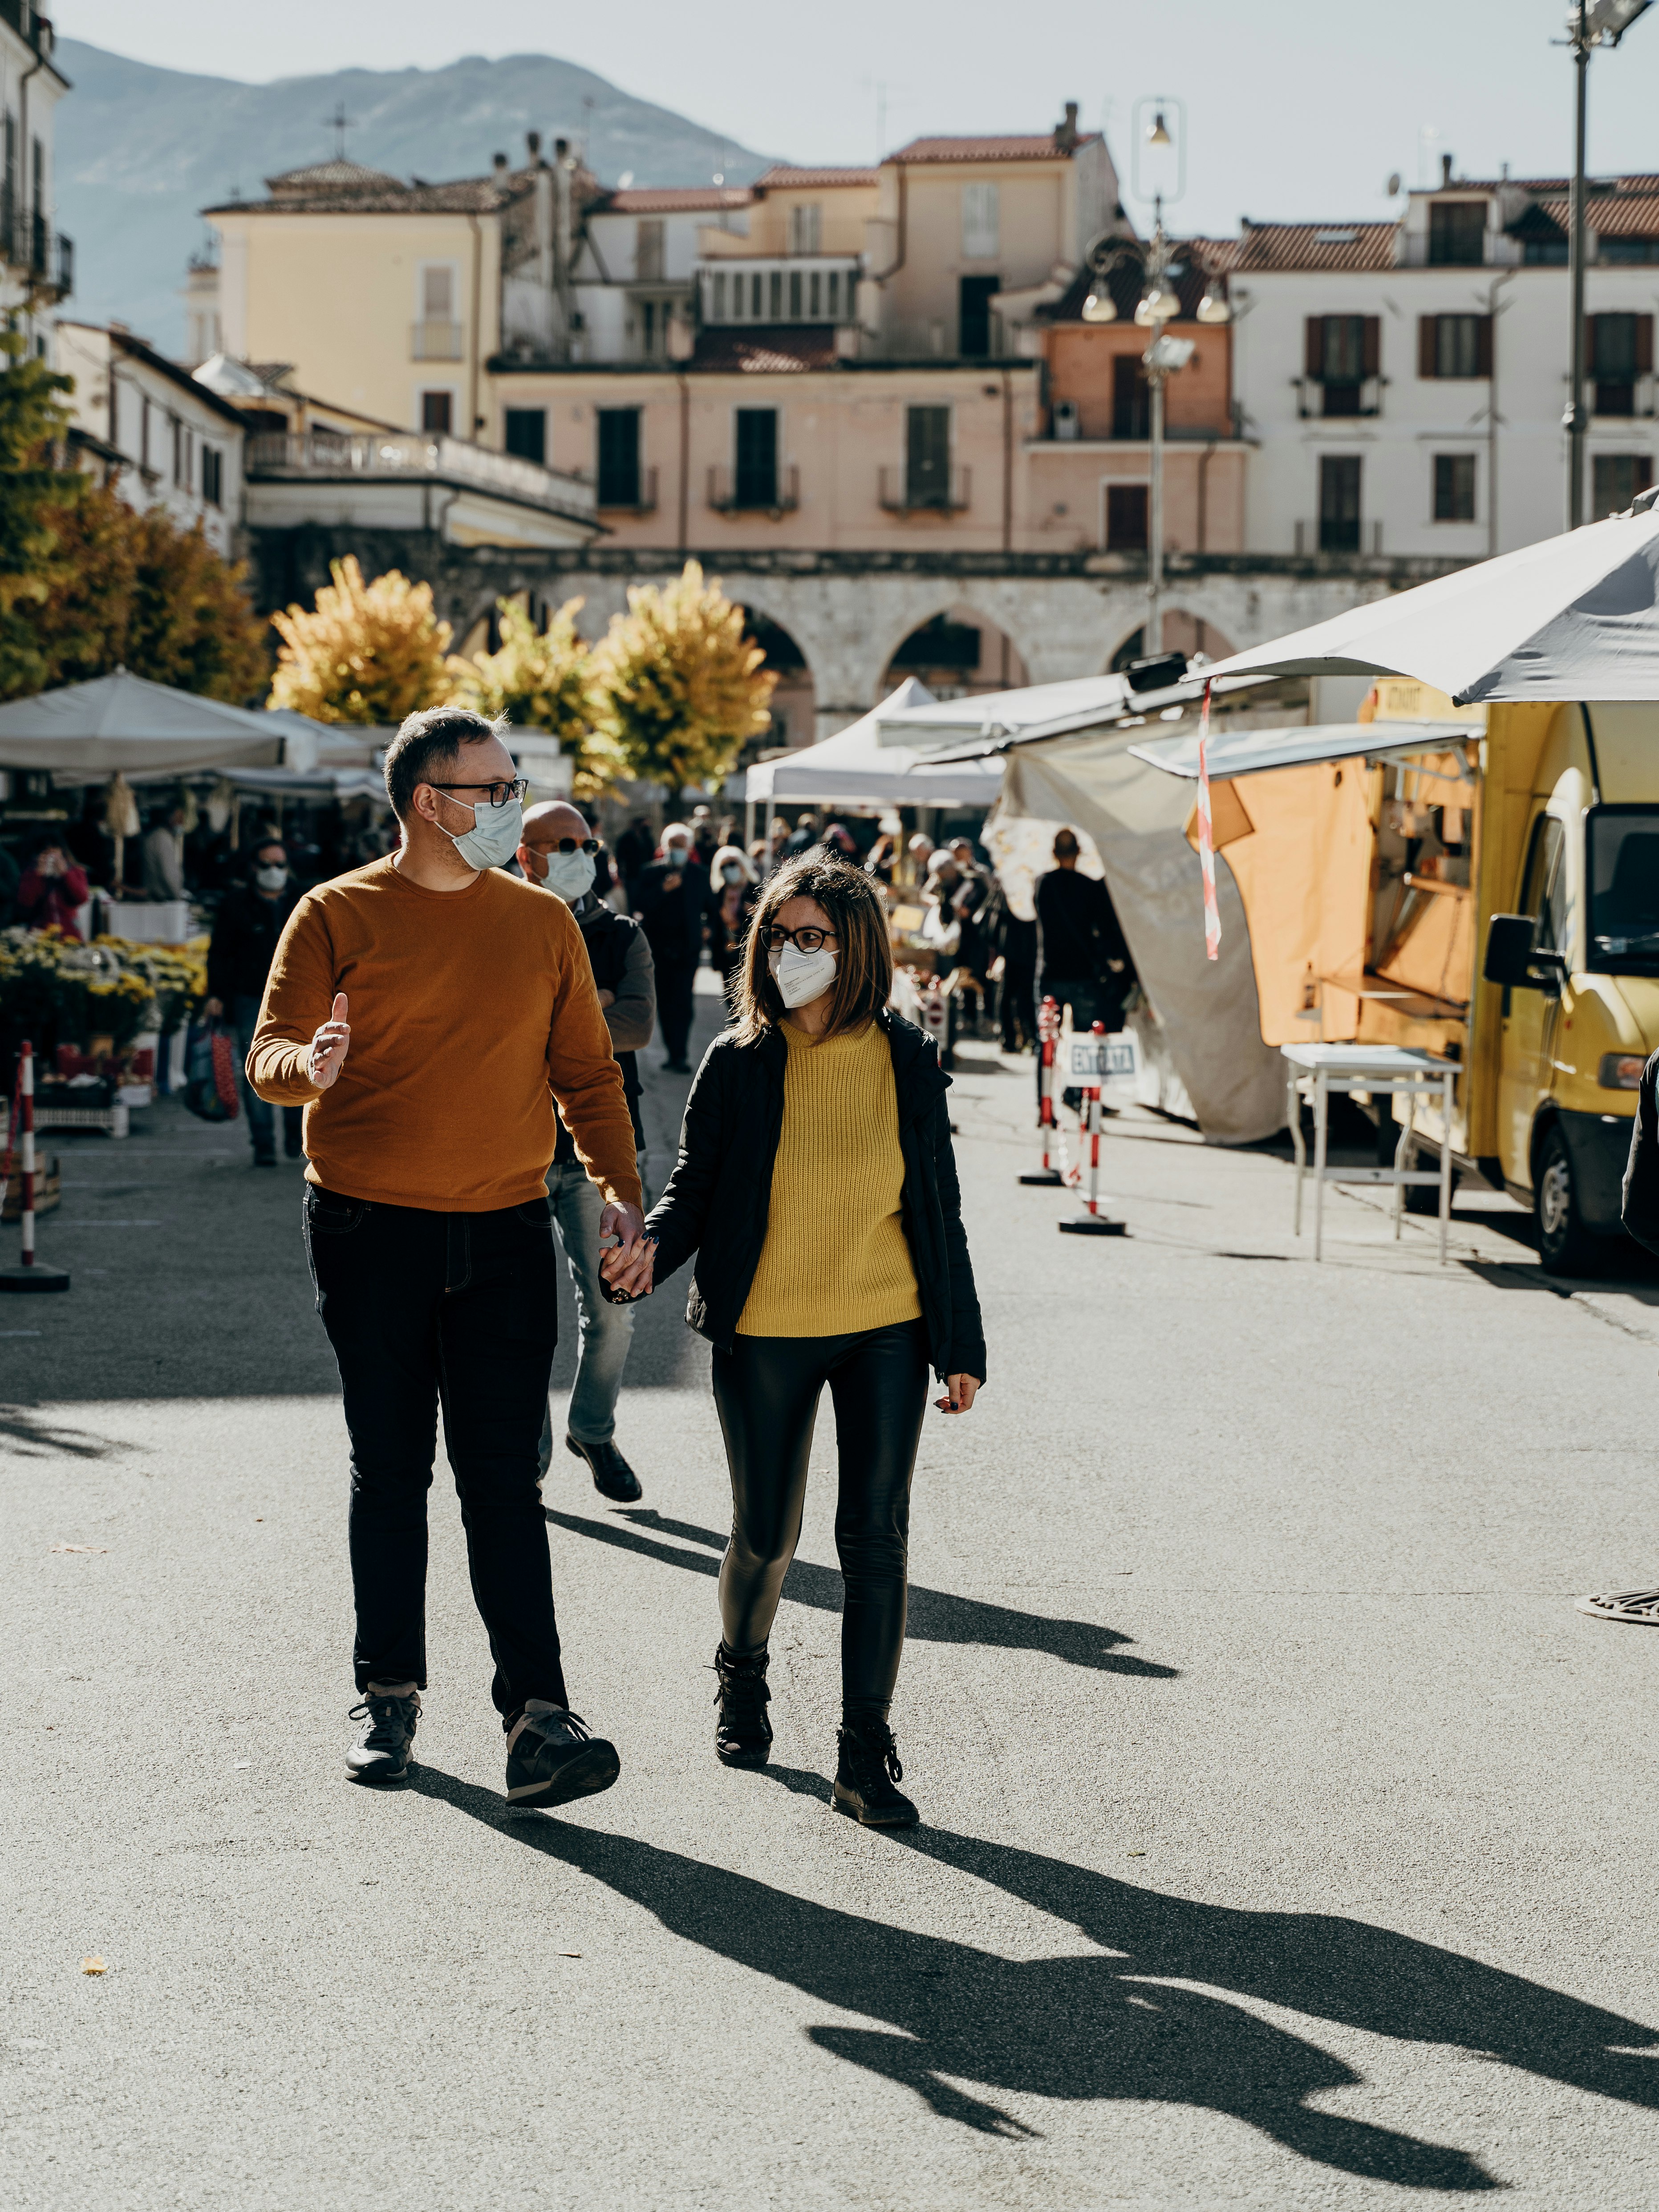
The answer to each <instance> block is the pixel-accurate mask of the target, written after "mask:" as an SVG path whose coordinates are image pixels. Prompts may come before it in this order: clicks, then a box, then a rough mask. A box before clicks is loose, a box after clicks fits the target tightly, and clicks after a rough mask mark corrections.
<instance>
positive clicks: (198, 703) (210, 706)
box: [0, 668, 283, 781]
mask: <svg viewBox="0 0 1659 2212" xmlns="http://www.w3.org/2000/svg"><path fill="white" fill-rule="evenodd" d="M282 757H283V731H282V729H281V727H280V726H276V725H274V724H272V725H270V726H267V721H266V717H265V716H264V714H250V713H249V712H247V711H246V709H245V708H240V707H227V706H224V705H222V703H221V702H219V701H218V700H217V699H202V698H198V697H197V696H196V695H195V694H194V693H193V692H190V691H174V690H171V689H169V687H168V686H167V685H166V684H151V683H149V682H147V681H146V680H145V678H143V677H141V676H129V675H128V673H127V671H125V668H118V669H117V670H116V671H115V673H114V674H113V675H112V676H99V677H94V678H93V679H92V681H91V682H90V683H87V684H65V685H64V688H63V690H59V691H42V692H40V694H39V695H38V696H36V697H34V698H33V699H14V700H13V701H12V702H11V704H10V705H9V706H6V707H0V768H9V769H50V770H53V771H56V772H57V773H58V774H59V775H65V776H69V777H70V778H72V779H73V780H74V781H87V780H88V779H89V778H92V777H98V776H105V775H115V774H117V773H118V772H119V773H122V774H126V775H133V774H137V773H143V772H145V771H152V772H165V771H166V770H167V769H179V770H180V771H184V770H187V769H197V768H271V767H274V766H275V765H276V763H277V762H279V761H280V760H281V759H282Z"/></svg>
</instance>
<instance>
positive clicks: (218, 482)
mask: <svg viewBox="0 0 1659 2212" xmlns="http://www.w3.org/2000/svg"><path fill="white" fill-rule="evenodd" d="M202 499H203V501H204V504H205V505H206V506H208V507H222V506H223V505H224V503H225V457H224V455H223V454H222V453H221V452H220V451H219V448H218V447H216V446H204V447H203V448H202Z"/></svg>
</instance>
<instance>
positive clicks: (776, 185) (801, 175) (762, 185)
mask: <svg viewBox="0 0 1659 2212" xmlns="http://www.w3.org/2000/svg"><path fill="white" fill-rule="evenodd" d="M880 177H881V172H880V170H879V169H797V168H793V167H791V166H790V164H789V163H788V162H787V161H775V162H774V163H773V165H772V167H770V168H769V169H766V170H763V172H762V173H761V174H760V175H759V176H758V177H757V178H756V179H755V190H756V191H757V192H781V191H804V190H811V191H835V190H836V187H837V186H839V185H873V184H877V183H878V182H879V181H880Z"/></svg>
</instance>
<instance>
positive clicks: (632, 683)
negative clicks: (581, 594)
mask: <svg viewBox="0 0 1659 2212" xmlns="http://www.w3.org/2000/svg"><path fill="white" fill-rule="evenodd" d="M765 659H766V655H765V654H764V653H763V651H762V650H761V648H760V647H759V646H757V645H755V644H753V643H752V642H751V641H750V640H749V639H748V638H746V637H745V636H744V631H743V609H742V608H741V607H740V606H737V605H733V603H732V601H731V600H730V599H727V598H726V594H725V592H723V591H722V590H721V588H720V584H719V582H718V580H711V581H710V582H708V583H705V582H704V581H703V574H702V568H700V567H699V566H698V564H697V562H695V561H688V562H686V564H685V568H684V573H683V574H680V575H679V576H678V577H677V578H676V579H675V580H674V581H673V582H672V583H671V584H668V585H665V586H662V587H661V588H659V587H658V586H656V585H654V584H641V585H635V586H632V587H630V589H629V594H628V612H627V613H626V614H625V615H613V616H612V617H611V628H610V629H609V631H608V632H607V633H606V635H605V637H603V638H602V639H601V640H600V641H599V645H598V646H597V647H595V649H594V653H593V689H594V692H595V694H596V704H597V708H598V727H599V732H600V734H601V735H602V736H604V737H607V738H611V740H613V742H614V743H615V744H616V745H617V748H618V749H619V750H620V751H621V753H622V756H623V759H624V761H625V762H626V763H627V766H628V769H629V774H630V775H635V776H640V777H646V778H649V779H650V780H651V781H653V782H655V783H664V784H666V785H667V786H668V787H669V789H670V791H671V792H676V793H677V792H678V791H679V789H680V787H682V785H684V784H688V783H702V784H709V785H712V784H715V783H719V782H720V781H723V780H724V778H725V777H726V776H727V775H730V773H731V771H732V767H733V765H734V763H736V760H737V757H738V754H739V753H740V752H741V751H742V750H743V747H744V744H745V743H746V742H747V741H748V740H749V739H750V738H753V737H757V736H758V735H759V734H760V732H762V731H763V730H764V729H765V728H766V726H767V725H768V723H769V721H770V720H771V719H772V718H771V715H770V714H769V712H768V709H767V702H768V701H769V699H770V698H771V696H772V689H773V686H774V685H775V683H776V682H777V678H776V677H775V675H774V674H773V673H772V671H770V670H769V669H768V668H767V667H766V666H765V665H764V662H765Z"/></svg>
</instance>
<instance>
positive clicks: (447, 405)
mask: <svg viewBox="0 0 1659 2212" xmlns="http://www.w3.org/2000/svg"><path fill="white" fill-rule="evenodd" d="M454 420H455V395H454V393H453V392H422V394H421V428H422V430H424V431H426V432H428V435H431V436H433V437H437V438H447V437H448V435H449V434H450V432H451V430H452V429H453V427H454Z"/></svg>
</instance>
